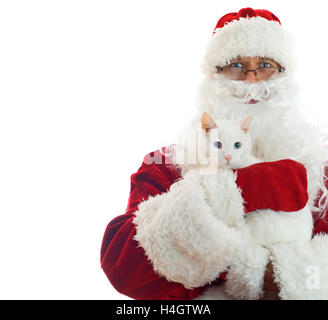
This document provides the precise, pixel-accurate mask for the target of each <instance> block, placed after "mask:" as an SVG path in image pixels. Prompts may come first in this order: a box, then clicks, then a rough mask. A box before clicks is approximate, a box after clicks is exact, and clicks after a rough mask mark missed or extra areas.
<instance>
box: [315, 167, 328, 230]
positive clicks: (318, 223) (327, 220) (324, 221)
mask: <svg viewBox="0 0 328 320" xmlns="http://www.w3.org/2000/svg"><path fill="white" fill-rule="evenodd" d="M327 177H328V165H327V166H326V167H325V178H324V179H325V186H326V188H328V178H327ZM321 195H322V193H320V194H319V196H318V198H317V201H316V206H318V203H319V200H320V197H321ZM313 218H314V229H313V235H318V234H328V206H326V208H325V209H324V210H323V212H320V213H319V214H318V213H313Z"/></svg>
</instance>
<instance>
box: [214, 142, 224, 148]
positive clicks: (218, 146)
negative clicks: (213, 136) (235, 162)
mask: <svg viewBox="0 0 328 320" xmlns="http://www.w3.org/2000/svg"><path fill="white" fill-rule="evenodd" d="M214 145H215V147H216V148H218V149H221V148H222V143H221V142H220V141H216V142H215V143H214Z"/></svg>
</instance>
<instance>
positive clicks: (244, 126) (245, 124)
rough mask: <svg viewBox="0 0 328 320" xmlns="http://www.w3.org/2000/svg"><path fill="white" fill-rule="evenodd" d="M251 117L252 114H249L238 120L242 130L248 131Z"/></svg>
mask: <svg viewBox="0 0 328 320" xmlns="http://www.w3.org/2000/svg"><path fill="white" fill-rule="evenodd" d="M252 119H253V116H252V115H251V114H250V115H249V116H248V117H246V118H244V119H243V120H241V121H240V123H239V126H240V129H241V130H243V131H244V132H245V133H247V132H248V130H249V127H250V125H251V123H252Z"/></svg>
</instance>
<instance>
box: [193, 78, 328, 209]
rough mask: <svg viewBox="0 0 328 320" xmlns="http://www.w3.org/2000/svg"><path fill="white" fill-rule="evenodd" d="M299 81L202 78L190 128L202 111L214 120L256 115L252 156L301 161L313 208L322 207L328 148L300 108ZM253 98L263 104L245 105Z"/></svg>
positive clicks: (196, 121) (287, 79) (266, 159)
mask: <svg viewBox="0 0 328 320" xmlns="http://www.w3.org/2000/svg"><path fill="white" fill-rule="evenodd" d="M295 83H296V82H295V81H293V80H292V79H290V77H286V76H284V77H282V78H279V79H275V80H270V81H266V82H261V83H258V84H256V83H255V84H254V83H246V82H245V81H231V80H226V79H223V78H222V76H218V77H216V79H204V80H203V82H202V83H201V86H200V92H199V98H198V99H199V100H198V103H197V114H196V117H195V118H194V119H193V120H192V122H191V127H193V128H195V127H198V128H199V126H200V118H201V115H202V114H203V112H207V113H208V114H209V115H211V116H212V117H214V118H215V119H229V120H239V119H241V118H244V117H246V116H248V115H249V114H252V115H253V121H252V126H251V129H250V134H251V137H252V142H253V149H252V153H253V156H255V157H257V158H259V159H261V160H262V161H277V160H281V159H292V160H295V161H298V162H300V163H302V164H303V165H304V166H305V168H306V169H307V175H308V194H309V205H310V208H311V210H312V211H321V210H322V209H323V207H324V206H326V204H322V205H321V207H320V209H321V210H319V209H318V208H315V207H314V201H315V199H316V198H317V196H318V192H319V191H320V190H321V191H322V192H323V193H324V194H323V197H324V196H326V195H327V190H326V188H325V187H324V165H325V162H326V161H327V158H328V157H327V154H328V152H327V147H326V145H325V141H324V137H323V135H322V134H321V133H320V130H319V128H318V127H317V126H316V125H315V124H314V123H311V122H310V120H308V119H307V118H306V116H305V115H304V113H303V112H302V111H301V108H300V107H299V105H300V103H299V102H298V99H297V88H296V86H295ZM251 99H254V100H258V101H259V102H258V103H256V104H247V103H245V102H248V101H250V100H251ZM323 197H322V198H323Z"/></svg>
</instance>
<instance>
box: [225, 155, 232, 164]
mask: <svg viewBox="0 0 328 320" xmlns="http://www.w3.org/2000/svg"><path fill="white" fill-rule="evenodd" d="M231 158H232V157H231V156H224V159H226V160H227V162H228V163H229V161H230V160H231Z"/></svg>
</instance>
